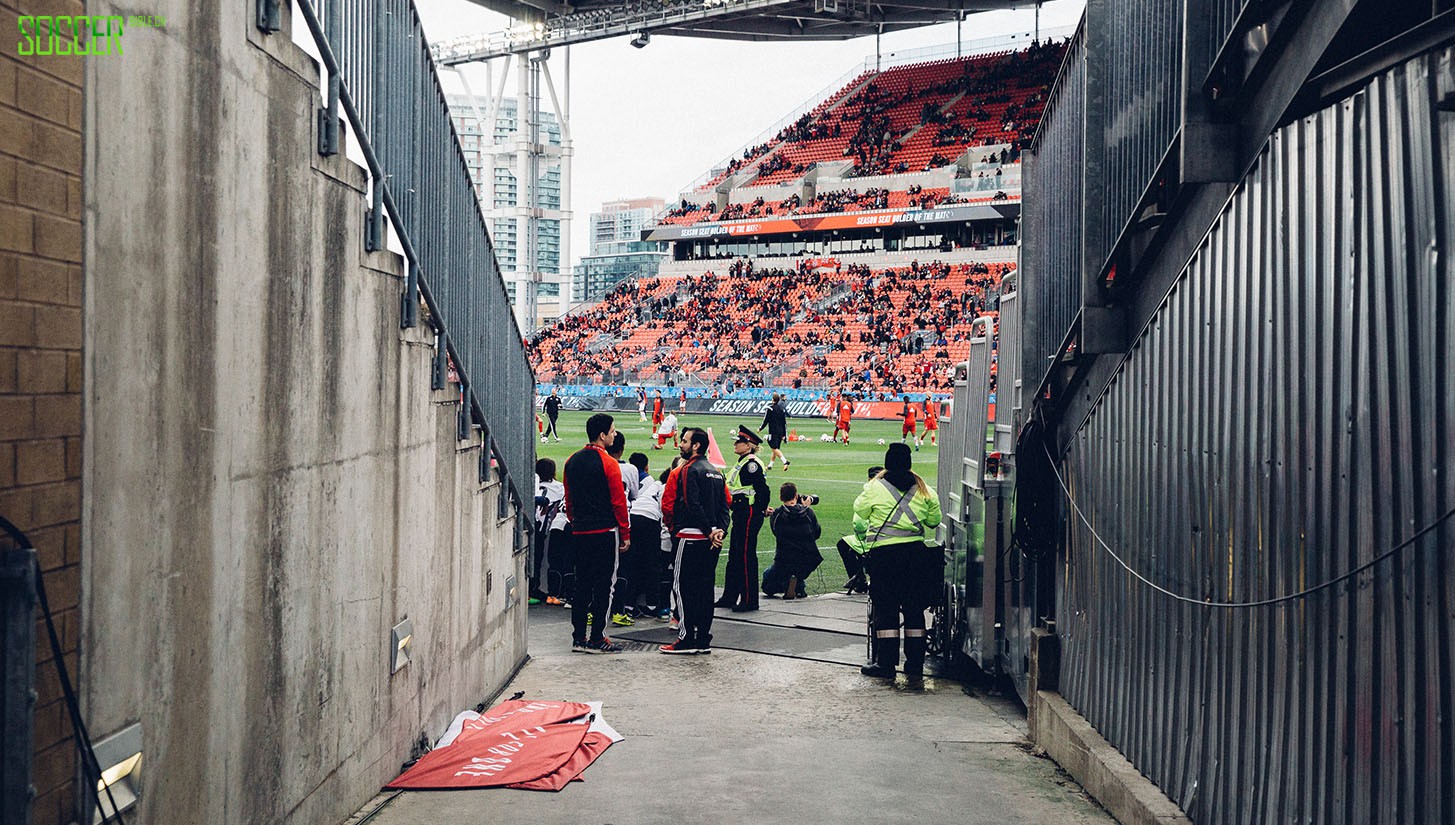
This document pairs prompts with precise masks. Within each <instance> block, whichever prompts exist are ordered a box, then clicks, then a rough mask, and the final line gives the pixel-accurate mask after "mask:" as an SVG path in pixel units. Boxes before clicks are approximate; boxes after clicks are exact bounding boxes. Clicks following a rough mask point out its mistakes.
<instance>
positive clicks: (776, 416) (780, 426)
mask: <svg viewBox="0 0 1455 825" xmlns="http://www.w3.org/2000/svg"><path fill="white" fill-rule="evenodd" d="M763 427H767V428H768V434H769V435H773V436H777V437H779V438H781V437H783V436H785V435H787V434H788V408H787V407H785V406H783V402H782V401H779V402H778V403H777V404H769V405H768V412H767V413H765V414H764V415H763V424H762V426H760V427H759V428H758V429H760V430H761V429H763Z"/></svg>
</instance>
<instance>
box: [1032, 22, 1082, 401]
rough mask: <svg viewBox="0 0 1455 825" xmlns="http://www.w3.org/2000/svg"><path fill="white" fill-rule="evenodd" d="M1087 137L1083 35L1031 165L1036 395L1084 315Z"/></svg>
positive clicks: (1070, 55) (1074, 45)
mask: <svg viewBox="0 0 1455 825" xmlns="http://www.w3.org/2000/svg"><path fill="white" fill-rule="evenodd" d="M1085 136H1086V38H1085V36H1084V32H1079V33H1078V34H1077V35H1076V37H1075V39H1073V40H1072V41H1071V45H1070V47H1069V48H1068V49H1067V53H1066V59H1065V61H1064V63H1063V64H1062V69H1061V76H1060V78H1058V79H1057V81H1056V86H1055V88H1054V89H1053V91H1052V92H1051V96H1050V99H1049V100H1048V101H1047V102H1046V110H1045V113H1044V114H1043V115H1042V116H1041V123H1040V126H1039V127H1038V128H1037V130H1036V135H1035V138H1034V139H1033V140H1032V142H1031V147H1030V150H1029V151H1028V152H1027V153H1026V155H1025V159H1024V162H1023V165H1024V171H1023V172H1022V181H1023V182H1022V185H1021V186H1022V188H1021V204H1022V205H1021V223H1022V226H1023V230H1024V233H1023V238H1024V240H1023V242H1022V247H1021V261H1022V265H1023V267H1024V269H1025V273H1026V276H1028V277H1029V278H1031V279H1033V280H1034V282H1035V283H1036V284H1037V288H1036V289H1031V290H1027V291H1025V292H1024V293H1023V297H1022V299H1021V300H1023V301H1024V303H1023V304H1022V311H1023V313H1024V315H1023V316H1022V317H1023V319H1024V320H1023V327H1022V329H1023V332H1022V335H1023V339H1022V340H1023V343H1022V349H1021V357H1022V359H1023V360H1022V363H1021V366H1020V370H1019V371H1020V374H1021V375H1022V376H1023V378H1024V380H1025V381H1026V383H1027V385H1028V386H1030V387H1031V391H1032V392H1034V391H1035V388H1036V387H1037V386H1038V385H1039V384H1040V382H1041V379H1042V378H1044V377H1045V375H1046V372H1047V370H1048V369H1049V368H1050V366H1051V362H1050V359H1051V358H1052V357H1054V356H1055V355H1056V354H1057V351H1058V350H1059V348H1060V346H1061V341H1062V339H1063V337H1064V336H1065V335H1066V331H1067V330H1068V329H1069V328H1070V327H1071V323H1072V321H1073V320H1074V319H1075V318H1076V313H1077V312H1078V311H1079V310H1080V309H1081V282H1082V275H1081V273H1082V262H1081V249H1082V243H1081V237H1082V226H1083V222H1084V219H1085V214H1086V202H1085V199H1084V191H1083V175H1084V173H1085V172H1084V170H1085V158H1086V152H1085V148H1086V141H1085Z"/></svg>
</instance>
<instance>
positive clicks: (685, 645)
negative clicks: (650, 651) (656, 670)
mask: <svg viewBox="0 0 1455 825" xmlns="http://www.w3.org/2000/svg"><path fill="white" fill-rule="evenodd" d="M657 652H658V653H669V654H673V655H677V656H695V655H697V654H698V653H709V652H711V651H708V650H701V649H699V648H698V647H697V645H695V644H693V643H691V642H689V641H687V640H686V639H678V640H677V641H675V642H673V643H671V644H669V645H662V646H661V647H659V648H657Z"/></svg>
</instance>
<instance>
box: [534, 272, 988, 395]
mask: <svg viewBox="0 0 1455 825" xmlns="http://www.w3.org/2000/svg"><path fill="white" fill-rule="evenodd" d="M718 263H725V264H726V266H725V267H721V269H723V271H725V273H726V274H724V275H720V274H718V272H717V271H715V270H716V269H717V268H718V267H717V266H716V264H718ZM713 264H714V269H711V270H707V271H704V272H702V273H701V274H700V275H697V276H691V275H688V276H670V275H669V276H665V277H657V278H651V279H646V280H643V281H638V282H631V283H625V284H622V285H620V286H619V287H618V288H617V289H616V290H614V291H613V292H611V293H610V294H609V295H608V296H607V298H606V299H605V300H604V301H603V302H601V303H600V304H597V305H596V306H594V307H592V308H590V309H588V310H585V311H581V312H578V313H576V314H573V315H571V316H568V317H566V318H563V319H562V320H561V321H560V322H559V323H557V324H556V325H555V326H554V327H551V328H549V329H546V330H543V331H541V332H540V333H538V334H537V335H536V336H535V337H534V338H533V339H531V340H530V341H529V346H530V351H531V354H532V360H533V363H535V364H536V375H537V379H538V380H539V381H541V382H543V383H562V384H589V383H607V384H634V383H665V382H666V381H667V380H669V379H673V380H676V379H681V380H691V381H695V382H697V383H699V384H706V385H711V386H717V387H721V388H722V390H723V391H724V392H731V391H732V390H733V389H735V388H737V387H745V386H746V387H763V386H770V387H792V388H795V389H797V388H801V387H804V386H834V387H839V388H842V389H844V390H847V391H849V392H851V393H854V394H855V395H859V396H861V397H866V398H874V397H880V398H886V397H894V396H897V395H899V394H901V393H906V392H914V393H918V392H933V391H937V390H944V389H946V388H948V387H949V386H950V383H949V381H950V379H949V376H950V370H951V367H952V366H953V365H954V364H955V363H957V362H959V361H962V360H964V359H965V357H966V355H967V354H968V352H969V347H970V335H971V321H972V320H973V319H974V318H976V317H978V316H982V315H987V314H989V315H994V313H995V306H996V300H997V298H998V292H999V287H1000V282H1001V279H1002V278H1003V277H1004V275H1005V274H1006V273H1008V272H1010V271H1011V270H1012V269H1013V265H1012V264H1010V263H959V264H946V263H942V262H938V261H932V262H928V263H924V264H921V263H920V262H918V261H911V262H910V263H909V265H908V266H900V267H890V268H883V269H871V268H869V267H868V266H865V265H863V264H844V263H843V262H841V261H839V260H836V259H833V258H805V259H802V260H800V261H799V262H798V263H797V264H796V265H795V266H793V267H788V268H785V267H769V268H759V267H757V266H755V265H754V262H753V261H751V260H747V259H733V260H731V261H727V262H713Z"/></svg>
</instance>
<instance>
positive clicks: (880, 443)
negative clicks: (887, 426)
mask: <svg viewBox="0 0 1455 825" xmlns="http://www.w3.org/2000/svg"><path fill="white" fill-rule="evenodd" d="M879 446H881V447H883V446H884V439H882V438H881V439H879Z"/></svg>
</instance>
